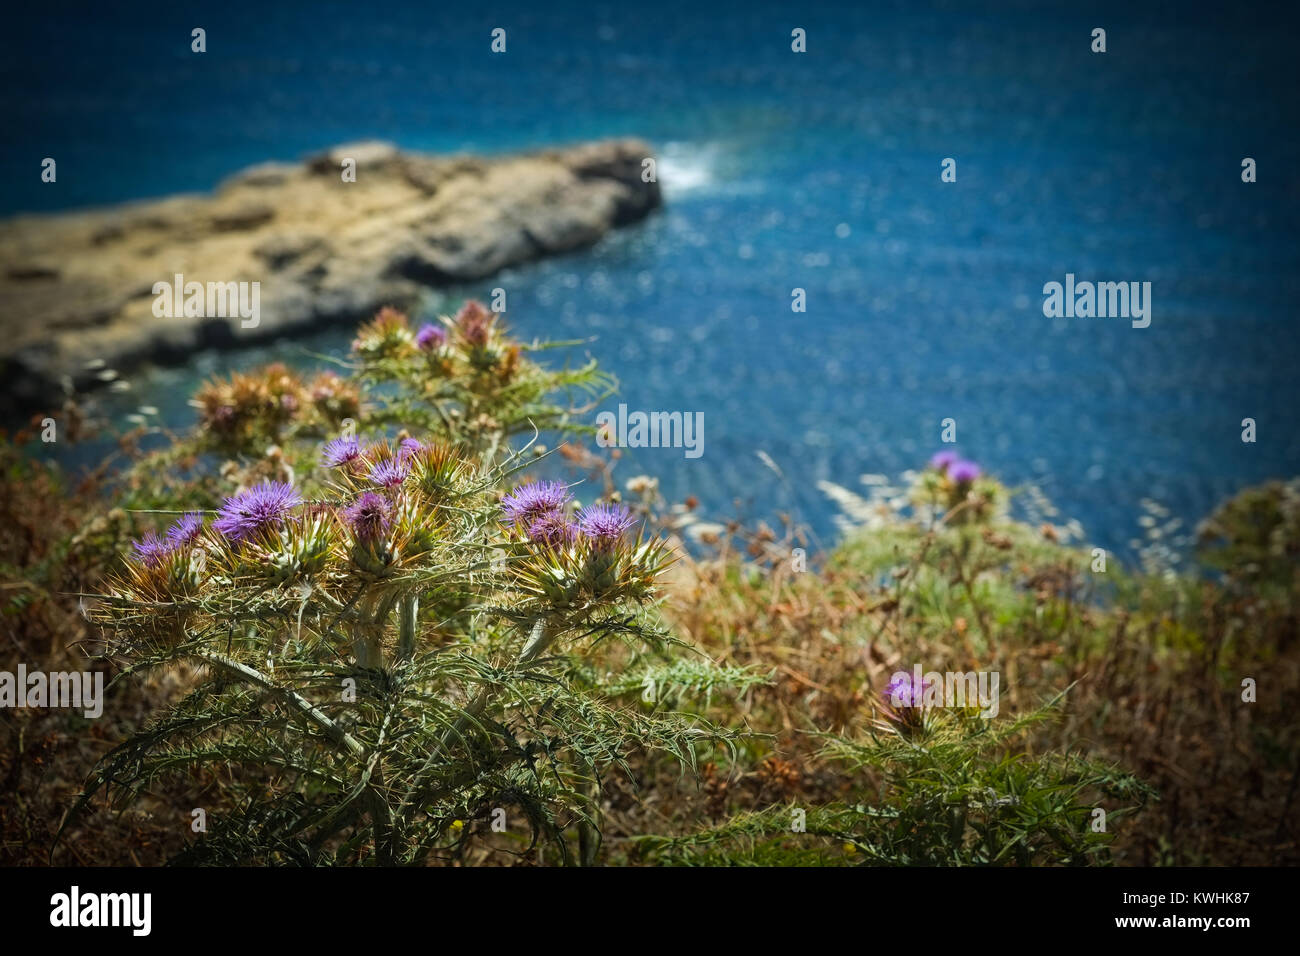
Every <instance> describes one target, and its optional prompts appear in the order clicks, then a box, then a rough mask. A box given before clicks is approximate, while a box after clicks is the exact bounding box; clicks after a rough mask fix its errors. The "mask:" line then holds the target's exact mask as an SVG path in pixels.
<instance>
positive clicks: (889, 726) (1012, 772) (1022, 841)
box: [639, 682, 1153, 866]
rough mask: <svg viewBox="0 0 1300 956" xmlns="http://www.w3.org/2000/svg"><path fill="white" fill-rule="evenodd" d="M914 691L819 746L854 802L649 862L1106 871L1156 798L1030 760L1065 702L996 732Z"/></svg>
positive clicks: (1097, 770) (799, 810) (671, 843)
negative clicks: (1117, 837) (1034, 743)
mask: <svg viewBox="0 0 1300 956" xmlns="http://www.w3.org/2000/svg"><path fill="white" fill-rule="evenodd" d="M915 690H916V689H915V688H913V687H912V686H911V685H910V684H909V683H906V682H904V684H903V686H895V685H893V684H891V685H890V687H888V688H886V692H885V696H886V699H887V700H888V701H889V703H887V704H886V705H885V707H884V710H883V712H882V716H881V718H880V719H878V720H877V721H875V722H873V723H872V724H871V725H870V726H868V727H867V729H866V733H865V734H862V735H860V736H843V735H835V734H821V735H819V736H820V737H821V738H822V740H823V748H822V751H821V754H820V757H821V758H822V759H824V760H827V761H830V762H832V763H834V764H837V765H838V766H839V767H840V768H841V772H842V774H843V776H844V779H845V780H846V781H848V782H849V783H850V785H851V797H850V799H847V800H840V801H835V802H825V803H815V804H812V805H809V806H803V807H801V806H798V805H797V804H796V805H785V806H781V805H774V806H771V807H767V808H764V809H761V810H756V811H748V812H742V813H739V814H736V815H734V816H732V817H731V818H729V819H727V820H726V821H725V822H723V823H721V824H719V825H717V826H713V827H707V828H704V829H701V830H698V831H696V832H694V833H691V834H688V835H685V836H679V837H661V836H647V837H645V838H643V839H642V840H640V841H639V843H640V844H641V847H642V850H643V852H644V853H645V854H647V855H648V856H649V857H650V858H651V859H653V860H655V861H658V862H664V863H691V864H708V863H716V862H726V863H729V864H733V865H734V864H738V863H745V864H751V865H752V864H766V865H778V864H779V865H846V866H851V865H874V866H1043V865H1065V866H1078V865H1089V864H1105V863H1107V862H1109V853H1108V848H1109V844H1110V841H1111V839H1112V833H1111V828H1112V827H1113V826H1114V825H1115V824H1116V823H1117V822H1118V821H1120V820H1122V819H1123V818H1124V817H1125V816H1127V815H1129V814H1131V813H1133V812H1135V811H1136V810H1137V809H1139V808H1140V807H1141V806H1142V805H1143V804H1144V803H1145V802H1146V801H1147V800H1148V799H1149V798H1150V797H1151V796H1153V793H1152V791H1151V789H1150V788H1149V787H1147V786H1146V785H1144V784H1143V783H1141V782H1140V781H1139V780H1137V779H1136V778H1135V777H1133V776H1132V775H1130V774H1127V773H1124V772H1122V771H1120V770H1118V769H1116V768H1114V767H1112V766H1109V765H1107V764H1104V763H1101V762H1098V761H1092V760H1087V759H1084V758H1082V757H1080V756H1078V755H1077V754H1071V753H1058V752H1047V753H1042V754H1037V755H1031V754H1028V753H1025V752H1023V751H1022V750H1021V748H1020V746H1019V745H1018V743H1017V741H1018V739H1020V738H1022V737H1023V736H1024V735H1025V734H1026V733H1027V732H1028V730H1029V728H1031V727H1032V726H1033V725H1035V724H1039V723H1042V722H1044V721H1047V720H1050V719H1052V718H1053V717H1054V716H1056V715H1057V713H1058V708H1059V704H1060V702H1061V700H1062V698H1063V697H1064V695H1063V694H1060V695H1057V696H1056V697H1055V698H1053V699H1052V700H1050V701H1048V702H1047V703H1045V704H1044V705H1043V706H1041V707H1038V708H1036V709H1034V710H1032V711H1029V712H1028V713H1026V714H1024V715H1021V716H1020V717H1018V718H1014V719H1001V720H986V719H984V718H981V717H980V716H978V715H977V714H976V713H974V712H972V711H968V710H963V709H960V708H958V709H951V708H950V709H936V708H927V707H924V706H923V705H922V704H921V703H920V702H919V701H917V700H916V699H915V697H916V695H915ZM900 699H902V700H903V701H904V703H903V704H901V705H900V704H897V703H895V702H896V701H898V700H900ZM1097 810H1102V811H1103V813H1102V814H1098V813H1097V812H1096V811H1097ZM1102 820H1104V821H1106V823H1105V824H1102V825H1098V822H1099V821H1102Z"/></svg>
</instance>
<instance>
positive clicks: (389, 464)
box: [367, 456, 411, 489]
mask: <svg viewBox="0 0 1300 956" xmlns="http://www.w3.org/2000/svg"><path fill="white" fill-rule="evenodd" d="M410 473H411V467H410V465H408V464H407V462H406V458H405V457H400V456H399V457H397V458H389V459H386V460H384V461H381V462H380V463H379V464H377V465H375V467H373V468H371V469H370V474H369V475H368V476H367V477H369V479H370V481H371V483H372V484H376V485H378V486H379V487H380V488H390V489H391V488H396V487H397V486H398V485H400V484H401V483H402V482H404V481H405V480H406V476H407V475H408V474H410Z"/></svg>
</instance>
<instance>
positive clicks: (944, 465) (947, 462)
mask: <svg viewBox="0 0 1300 956" xmlns="http://www.w3.org/2000/svg"><path fill="white" fill-rule="evenodd" d="M958 460H959V459H958V456H957V453H956V452H955V451H941V452H936V453H935V456H934V457H933V458H931V459H930V467H931V468H935V469H937V470H939V471H943V472H946V471H947V470H948V469H949V468H951V467H952V465H953V463H954V462H956V461H958Z"/></svg>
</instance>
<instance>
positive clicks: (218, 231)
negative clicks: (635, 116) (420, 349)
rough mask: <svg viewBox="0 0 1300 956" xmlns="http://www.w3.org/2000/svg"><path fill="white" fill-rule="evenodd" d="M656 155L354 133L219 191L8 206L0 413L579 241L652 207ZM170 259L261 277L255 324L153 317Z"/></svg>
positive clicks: (246, 279)
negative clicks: (41, 211)
mask: <svg viewBox="0 0 1300 956" xmlns="http://www.w3.org/2000/svg"><path fill="white" fill-rule="evenodd" d="M650 155H651V152H650V148H649V147H648V146H647V145H646V144H644V143H641V142H639V141H636V140H610V141H601V142H596V143H587V144H582V145H578V146H573V147H567V148H562V149H551V150H545V151H541V152H536V153H528V154H522V155H512V156H504V157H500V158H490V159H485V158H476V157H458V156H457V157H447V156H428V155H420V154H414V153H406V152H401V151H399V150H398V149H397V148H396V147H394V146H392V145H391V144H387V143H375V142H370V143H356V144H352V145H347V146H340V147H337V148H336V149H333V150H330V151H329V152H327V153H324V154H322V155H320V156H316V157H312V158H310V159H308V160H307V161H305V162H303V163H300V164H282V163H271V164H263V165H260V166H255V167H252V168H250V169H247V170H244V171H243V172H241V173H239V174H238V175H236V176H234V177H232V178H231V179H230V180H228V181H227V182H225V183H223V184H222V185H221V186H220V187H219V188H218V189H217V190H216V192H215V193H214V194H213V195H211V196H177V197H173V198H169V199H164V200H160V201H150V202H141V203H132V204H129V205H124V206H117V207H112V208H107V209H100V210H92V211H85V212H75V213H64V214H57V215H41V216H22V217H17V218H13V219H10V220H7V221H4V222H0V263H3V264H4V266H3V274H0V374H2V375H3V379H4V381H3V386H2V387H0V396H2V398H0V406H2V407H0V413H3V414H5V415H6V417H8V416H12V414H14V413H15V412H17V411H20V410H29V409H31V408H33V407H37V406H39V405H42V404H44V403H48V402H50V401H53V400H56V399H57V398H58V397H59V396H60V395H61V394H62V393H63V392H64V391H66V390H67V388H69V387H70V386H73V387H77V388H84V387H86V386H87V385H88V384H90V383H91V382H93V380H94V379H95V377H96V376H95V371H94V370H95V369H102V368H103V367H104V366H105V365H107V366H110V367H112V368H116V369H126V368H129V367H130V366H132V365H133V364H136V363H139V362H141V361H146V360H154V361H176V360H183V359H184V358H185V357H187V356H188V355H190V354H192V353H193V352H194V351H195V350H198V349H202V348H207V347H212V346H227V345H234V344H238V343H241V342H251V341H254V340H258V339H266V338H271V337H276V336H280V335H285V334H289V333H292V332H295V331H299V330H305V329H315V328H319V327H320V326H321V325H323V324H325V323H333V322H355V321H357V320H358V319H361V318H366V317H368V316H369V315H370V314H372V313H373V312H374V311H375V310H376V309H378V308H379V307H381V306H383V305H394V306H397V307H399V308H410V307H412V306H413V305H415V304H416V302H417V300H418V299H419V297H420V294H421V292H422V291H423V290H425V289H426V288H428V287H432V286H440V285H447V284H451V283H458V282H468V281H473V280H478V279H483V278H485V277H487V276H490V275H492V274H493V273H494V272H496V271H498V270H500V269H502V268H504V267H506V266H511V265H516V264H518V263H522V262H526V261H528V260H531V259H536V258H539V257H541V256H547V255H553V254H556V253H563V252H568V251H571V250H574V249H579V248H582V247H584V246H589V245H591V244H592V243H594V242H596V241H597V240H598V239H600V237H601V236H603V235H604V234H605V233H606V232H607V231H608V230H610V229H611V228H614V227H616V226H620V225H624V224H626V223H630V222H634V221H636V220H638V219H640V218H642V217H644V216H645V215H646V214H648V213H649V212H650V211H651V210H652V209H654V208H655V207H656V206H658V205H659V203H660V195H659V188H658V185H657V184H656V183H653V182H650V183H646V182H643V181H642V177H641V170H642V161H643V160H644V159H645V158H647V157H648V156H650ZM345 160H351V161H353V162H354V163H355V168H356V176H355V182H346V181H344V176H343V170H344V161H345ZM178 274H179V275H182V276H183V277H184V282H186V283H189V282H198V283H202V284H204V285H205V286H206V285H207V284H208V283H250V284H251V283H253V282H257V283H258V284H259V285H258V292H259V302H258V305H259V308H258V313H259V314H258V320H257V322H256V324H255V325H253V324H252V323H251V322H250V321H248V320H243V319H241V318H240V316H239V315H237V314H235V315H229V316H227V317H225V318H222V317H216V316H214V315H212V314H206V315H190V316H186V315H184V311H185V310H184V308H183V303H182V302H177V303H175V308H174V310H173V311H174V312H175V314H174V315H172V316H167V315H163V316H159V315H158V314H156V312H157V311H159V310H158V309H155V304H156V301H157V300H158V296H156V295H155V292H154V289H155V284H156V283H159V282H162V283H169V284H171V283H173V282H174V280H175V276H176V275H178ZM217 311H225V310H224V309H218V310H217ZM230 311H231V312H234V311H235V310H234V309H231V310H230Z"/></svg>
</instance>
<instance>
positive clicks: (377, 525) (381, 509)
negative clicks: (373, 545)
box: [343, 491, 393, 542]
mask: <svg viewBox="0 0 1300 956" xmlns="http://www.w3.org/2000/svg"><path fill="white" fill-rule="evenodd" d="M392 513H393V506H392V505H390V504H389V503H388V499H387V498H385V497H384V496H383V495H377V494H375V493H374V492H373V491H367V492H365V493H364V494H362V495H361V497H359V498H358V499H357V500H356V501H354V502H353V503H352V504H351V505H349V506H348V507H347V508H345V509H344V510H343V517H344V518H345V519H346V520H347V523H348V525H349V526H350V527H351V528H352V533H353V534H354V535H356V537H357V540H358V541H367V542H369V541H374V540H376V539H378V538H380V537H382V536H383V535H384V534H386V533H387V532H388V528H389V526H390V525H391V524H392Z"/></svg>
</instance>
